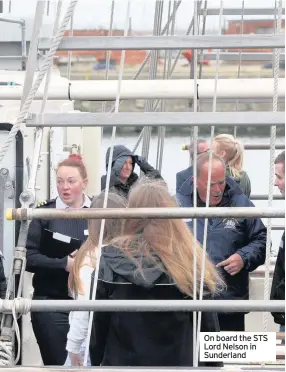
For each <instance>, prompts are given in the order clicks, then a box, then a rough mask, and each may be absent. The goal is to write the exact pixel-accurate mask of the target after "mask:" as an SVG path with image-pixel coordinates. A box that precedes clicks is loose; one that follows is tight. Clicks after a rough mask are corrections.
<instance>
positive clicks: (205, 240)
mask: <svg viewBox="0 0 286 372" xmlns="http://www.w3.org/2000/svg"><path fill="white" fill-rule="evenodd" d="M222 16H223V0H221V2H220V11H219V35H221V30H222ZM219 57H220V49H218V50H217V54H216V73H215V85H214V97H213V107H212V111H213V112H216V109H217V85H218V77H219ZM214 135H215V127H214V126H212V127H211V138H210V146H211V147H210V152H209V164H208V181H207V195H206V208H209V204H210V186H211V174H212V159H213V151H212V143H213V140H214ZM207 236H208V218H206V219H205V223H204V235H203V237H204V238H203V256H202V271H201V278H200V291H199V300H202V299H203V290H204V279H205V263H206V257H207ZM201 318H202V312H201V311H199V312H198V327H197V337H196V341H197V344H196V345H197V349H196V358H195V361H196V365H195V366H198V361H199V342H198V340H199V339H200V331H201Z"/></svg>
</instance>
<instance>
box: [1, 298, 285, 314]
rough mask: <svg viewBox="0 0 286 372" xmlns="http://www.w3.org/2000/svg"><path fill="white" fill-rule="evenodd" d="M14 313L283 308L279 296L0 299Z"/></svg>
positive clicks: (283, 302)
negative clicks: (168, 298) (75, 299)
mask: <svg viewBox="0 0 286 372" xmlns="http://www.w3.org/2000/svg"><path fill="white" fill-rule="evenodd" d="M13 304H14V305H15V308H16V312H17V313H23V312H27V310H28V309H27V306H28V307H29V310H30V311H41V312H49V311H50V310H51V309H52V310H53V311H101V312H104V311H108V312H115V311H122V312H134V311H144V312H153V311H154V312H170V311H207V312H211V311H214V312H221V311H222V310H223V311H226V312H249V311H259V312H264V311H270V312H272V311H285V301H283V300H275V301H274V300H271V301H264V300H236V301H233V300H175V301H174V300H148V301H146V300H89V301H80V300H78V301H74V300H32V301H27V300H25V299H16V300H14V301H13V300H1V301H0V312H4V313H10V312H11V309H12V305H13Z"/></svg>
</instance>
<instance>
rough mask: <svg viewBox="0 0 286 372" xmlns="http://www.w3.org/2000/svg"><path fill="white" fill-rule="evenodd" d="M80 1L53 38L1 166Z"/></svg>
mask: <svg viewBox="0 0 286 372" xmlns="http://www.w3.org/2000/svg"><path fill="white" fill-rule="evenodd" d="M77 2H78V0H71V2H70V4H69V7H68V9H67V11H66V14H65V16H64V19H63V21H62V24H61V26H60V28H59V30H58V32H57V34H56V36H55V37H54V38H53V41H52V45H51V48H50V50H49V52H48V53H47V57H46V59H45V61H44V63H43V64H42V66H41V68H40V70H39V73H38V75H37V78H36V80H35V82H34V84H33V86H32V88H31V90H30V91H29V94H28V96H27V99H26V101H25V103H24V104H23V106H22V108H21V110H20V113H19V116H18V118H17V119H16V122H15V123H14V125H13V127H12V129H11V130H10V132H9V135H8V138H7V140H6V142H5V144H4V145H3V146H2V148H1V150H0V164H1V163H2V161H3V159H4V157H5V155H6V153H7V151H8V149H9V147H10V145H11V144H12V142H13V140H14V139H15V137H16V134H17V133H18V131H19V130H20V128H21V124H22V123H23V121H24V119H25V118H26V115H27V113H28V111H29V108H30V106H31V104H32V102H33V100H34V98H35V95H36V93H37V90H38V89H39V86H40V85H41V83H42V81H43V79H44V77H45V75H46V73H47V71H48V69H49V66H50V63H51V61H52V60H53V57H54V55H55V54H56V51H57V49H58V46H59V45H60V42H61V40H62V38H63V36H64V32H65V29H66V27H67V24H68V23H69V21H70V19H71V16H72V14H73V12H74V9H75V7H76V4H77Z"/></svg>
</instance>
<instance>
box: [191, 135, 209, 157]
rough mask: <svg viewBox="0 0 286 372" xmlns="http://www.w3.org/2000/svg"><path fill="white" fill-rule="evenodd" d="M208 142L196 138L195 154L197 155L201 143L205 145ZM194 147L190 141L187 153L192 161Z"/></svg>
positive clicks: (193, 143)
mask: <svg viewBox="0 0 286 372" xmlns="http://www.w3.org/2000/svg"><path fill="white" fill-rule="evenodd" d="M207 142H208V141H207V140H205V139H202V138H198V140H197V153H198V149H199V145H200V144H202V143H207ZM194 146H195V142H194V141H192V142H191V143H190V146H189V152H190V158H191V159H192V160H194Z"/></svg>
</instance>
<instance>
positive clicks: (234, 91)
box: [0, 76, 285, 102]
mask: <svg viewBox="0 0 286 372" xmlns="http://www.w3.org/2000/svg"><path fill="white" fill-rule="evenodd" d="M197 84H198V92H197V93H198V96H199V99H200V100H202V99H206V98H213V95H214V92H215V91H216V97H217V99H222V98H223V99H230V98H235V99H239V100H241V99H243V98H248V99H252V102H254V101H255V100H257V99H260V98H272V97H273V94H274V79H273V78H261V79H260V78H253V79H242V78H241V79H237V78H234V79H223V78H222V76H221V79H219V80H218V82H217V86H215V79H198V80H197ZM116 94H117V81H116V80H73V81H71V82H69V81H68V80H65V81H63V82H61V83H55V82H54V83H53V84H52V83H51V85H50V88H49V99H52V100H71V101H73V100H80V101H114V100H115V99H116ZM194 94H196V92H195V90H194V80H191V79H171V80H170V79H169V80H166V79H157V80H147V79H145V80H123V81H122V84H121V90H120V99H122V100H124V99H131V100H134V99H159V98H161V99H190V98H193V97H194ZM22 95H23V87H21V86H12V87H10V86H8V87H7V86H4V87H0V100H2V99H3V100H19V99H21V97H22ZM43 96H44V86H43V85H42V86H41V87H40V88H39V90H38V91H37V94H36V96H35V99H42V98H43ZM278 97H279V98H281V97H283V99H284V100H285V78H279V79H278Z"/></svg>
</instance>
